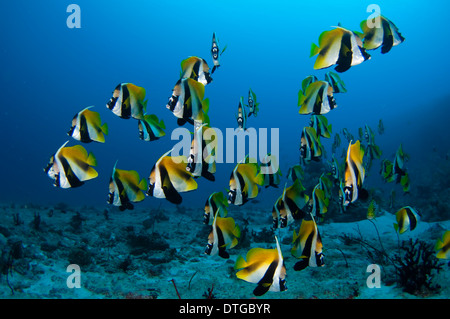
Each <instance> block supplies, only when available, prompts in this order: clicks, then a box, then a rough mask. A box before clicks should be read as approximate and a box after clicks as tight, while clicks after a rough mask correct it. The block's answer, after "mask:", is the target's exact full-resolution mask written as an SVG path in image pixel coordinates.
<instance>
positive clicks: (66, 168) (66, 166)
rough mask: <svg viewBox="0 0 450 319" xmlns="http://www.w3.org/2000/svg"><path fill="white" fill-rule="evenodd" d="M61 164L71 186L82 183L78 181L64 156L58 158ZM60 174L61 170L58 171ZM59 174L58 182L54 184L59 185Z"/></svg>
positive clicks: (77, 185)
mask: <svg viewBox="0 0 450 319" xmlns="http://www.w3.org/2000/svg"><path fill="white" fill-rule="evenodd" d="M60 161H61V164H62V166H63V171H64V174H66V179H67V181H68V182H69V184H70V186H71V187H79V186H81V185H83V184H84V182H82V181H80V180H79V179H78V177H77V176H76V175H75V173H74V172H73V170H72V168H71V167H70V165H69V162H68V161H67V160H66V159H65V158H64V157H61V158H60ZM59 174H61V172H60V173H59ZM59 174H58V184H57V185H56V186H58V187H60V186H61V185H60V180H59Z"/></svg>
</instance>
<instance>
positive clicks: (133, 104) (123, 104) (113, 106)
mask: <svg viewBox="0 0 450 319" xmlns="http://www.w3.org/2000/svg"><path fill="white" fill-rule="evenodd" d="M144 99H145V89H144V88H143V87H140V86H137V85H134V84H132V83H120V84H119V85H117V86H116V88H115V89H114V91H113V96H112V97H111V99H110V100H109V102H108V103H107V104H106V107H107V108H108V109H110V110H111V111H112V112H113V113H114V114H115V115H117V116H118V117H120V118H123V119H129V118H130V117H132V118H134V119H137V120H142V119H144V113H145V109H146V108H147V100H145V101H144Z"/></svg>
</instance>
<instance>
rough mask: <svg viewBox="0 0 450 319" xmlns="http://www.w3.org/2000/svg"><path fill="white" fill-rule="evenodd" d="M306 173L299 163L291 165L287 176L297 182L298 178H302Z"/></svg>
mask: <svg viewBox="0 0 450 319" xmlns="http://www.w3.org/2000/svg"><path fill="white" fill-rule="evenodd" d="M304 174H305V172H304V171H303V168H302V166H301V165H298V164H297V165H294V166H291V167H289V170H288V173H287V178H288V179H289V180H291V181H293V182H295V181H296V180H297V179H300V180H302V179H303V175H304Z"/></svg>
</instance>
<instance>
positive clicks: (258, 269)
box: [234, 236, 287, 296]
mask: <svg viewBox="0 0 450 319" xmlns="http://www.w3.org/2000/svg"><path fill="white" fill-rule="evenodd" d="M275 241H276V244H277V248H276V249H265V248H259V247H255V248H252V249H250V250H249V251H248V252H247V256H246V260H245V259H244V258H243V257H242V256H239V257H238V258H237V260H236V263H235V265H234V269H236V270H238V269H240V270H239V271H238V272H237V273H236V277H237V278H239V279H242V280H245V281H247V282H250V283H254V284H257V285H258V286H257V287H256V288H255V289H254V290H253V294H254V295H255V296H262V295H264V294H265V293H266V292H267V291H285V290H286V289H287V286H286V267H285V265H284V260H283V255H282V253H281V248H280V244H279V243H278V238H277V237H276V236H275Z"/></svg>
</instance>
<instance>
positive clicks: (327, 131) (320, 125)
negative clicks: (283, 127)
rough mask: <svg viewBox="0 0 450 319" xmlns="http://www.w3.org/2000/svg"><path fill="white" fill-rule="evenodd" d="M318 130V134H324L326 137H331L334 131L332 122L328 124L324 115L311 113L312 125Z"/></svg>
mask: <svg viewBox="0 0 450 319" xmlns="http://www.w3.org/2000/svg"><path fill="white" fill-rule="evenodd" d="M309 126H311V127H313V128H314V129H315V130H316V133H317V136H319V135H320V136H322V137H325V138H330V137H331V134H332V133H333V132H332V128H331V126H332V125H331V124H330V125H328V120H327V118H326V117H325V116H324V115H315V114H313V115H311V123H310V125H309Z"/></svg>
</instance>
